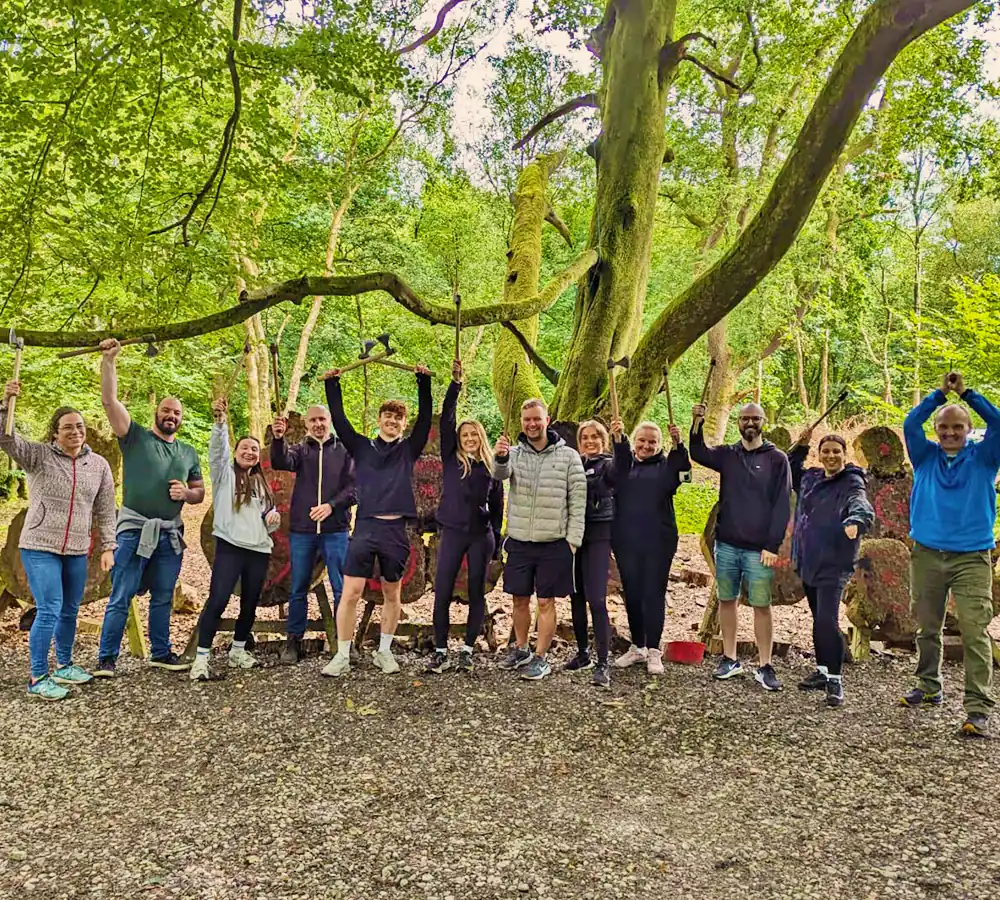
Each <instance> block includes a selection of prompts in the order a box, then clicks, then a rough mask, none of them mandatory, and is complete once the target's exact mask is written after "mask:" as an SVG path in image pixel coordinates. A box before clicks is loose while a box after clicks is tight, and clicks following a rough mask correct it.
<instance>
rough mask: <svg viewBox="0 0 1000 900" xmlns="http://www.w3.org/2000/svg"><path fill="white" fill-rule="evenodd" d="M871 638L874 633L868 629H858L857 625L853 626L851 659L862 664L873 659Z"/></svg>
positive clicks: (851, 631) (851, 632)
mask: <svg viewBox="0 0 1000 900" xmlns="http://www.w3.org/2000/svg"><path fill="white" fill-rule="evenodd" d="M871 636H872V633H871V632H870V631H869V630H868V629H867V628H858V626H857V625H852V626H851V629H850V637H851V659H853V660H854V661H855V662H861V661H862V660H865V659H869V658H870V657H871V655H872V648H871Z"/></svg>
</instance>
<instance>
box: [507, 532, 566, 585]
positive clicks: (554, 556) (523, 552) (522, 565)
mask: <svg viewBox="0 0 1000 900" xmlns="http://www.w3.org/2000/svg"><path fill="white" fill-rule="evenodd" d="M503 547H504V550H506V551H507V562H505V563H504V567H503V589H504V590H505V591H506V592H507V593H508V594H513V595H514V596H515V597H530V596H531V595H532V594H534V595H535V596H536V597H567V596H569V595H570V594H571V593H572V592H573V551H572V550H571V549H570V546H569V542H567V541H564V540H560V541H545V542H544V543H541V542H536V541H518V540H515V539H514V538H510V537H509V538H507V540H506V541H504V545H503Z"/></svg>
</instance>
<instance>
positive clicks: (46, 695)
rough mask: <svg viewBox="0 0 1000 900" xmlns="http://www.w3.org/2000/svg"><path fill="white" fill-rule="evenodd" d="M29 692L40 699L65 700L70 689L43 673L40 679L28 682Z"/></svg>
mask: <svg viewBox="0 0 1000 900" xmlns="http://www.w3.org/2000/svg"><path fill="white" fill-rule="evenodd" d="M28 693H29V694H31V696H32V697H38V698H39V699H40V700H65V699H66V697H67V696H69V691H67V690H66V688H64V687H60V686H59V685H58V684H56V683H55V682H54V681H53V680H52V679H51V678H49V676H48V675H43V676H42V677H41V678H39V679H38V681H35V682H31V681H29V682H28Z"/></svg>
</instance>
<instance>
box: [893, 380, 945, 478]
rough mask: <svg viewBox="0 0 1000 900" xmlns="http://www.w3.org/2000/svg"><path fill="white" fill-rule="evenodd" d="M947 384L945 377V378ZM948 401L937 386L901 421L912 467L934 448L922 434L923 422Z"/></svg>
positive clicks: (917, 464) (932, 443)
mask: <svg viewBox="0 0 1000 900" xmlns="http://www.w3.org/2000/svg"><path fill="white" fill-rule="evenodd" d="M945 383H946V384H947V383H948V381H947V378H946V379H945ZM947 402H948V395H947V394H946V393H945V392H944V391H943V390H942V389H941V388H938V389H937V390H936V391H931V392H930V393H929V394H928V395H927V396H926V397H924V399H923V400H921V401H920V403H918V404H917V405H916V406H914V407H913V409H911V410H910V411H909V412H908V413H907V414H906V419H905V420H904V421H903V437H904V438H905V439H906V452H907V453H908V454H909V456H910V462H911V463H912V464H913V467H914V468H916V467H917V466H919V465H920V464H921V463H922V462H923V461H924V460H925V459H927V457H928V456H929V455H930V453H931V452H932V451H933V450H934V442H933V441H930V440H928V439H927V435H926V434H924V423H925V422H926V421H927V420H928V419H929V418H930V417H931V415H932V414H933V413H934V411H935V410H936V409H938V408H939V407H941V406H944V405H945V403H947Z"/></svg>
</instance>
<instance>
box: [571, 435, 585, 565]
mask: <svg viewBox="0 0 1000 900" xmlns="http://www.w3.org/2000/svg"><path fill="white" fill-rule="evenodd" d="M566 491H567V494H568V501H569V502H568V507H567V511H568V514H569V515H568V522H567V523H566V540H567V541H569V542H570V543H571V544H572V545H573V546H574V547H579V546H580V545H581V544H582V543H583V529H584V528H585V527H586V519H587V473H586V472H585V471H584V470H583V462H581V460H580V455H579V454H578V453H576V452H573V458H572V459H571V460H570V463H569V465H568V466H567V467H566Z"/></svg>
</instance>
